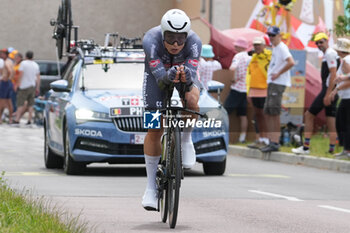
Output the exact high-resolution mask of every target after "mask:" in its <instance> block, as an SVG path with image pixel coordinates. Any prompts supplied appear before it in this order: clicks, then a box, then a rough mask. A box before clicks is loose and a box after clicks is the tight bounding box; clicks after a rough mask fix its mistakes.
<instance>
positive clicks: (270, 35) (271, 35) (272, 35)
mask: <svg viewBox="0 0 350 233" xmlns="http://www.w3.org/2000/svg"><path fill="white" fill-rule="evenodd" d="M267 35H268V36H269V37H275V36H276V35H275V34H267Z"/></svg>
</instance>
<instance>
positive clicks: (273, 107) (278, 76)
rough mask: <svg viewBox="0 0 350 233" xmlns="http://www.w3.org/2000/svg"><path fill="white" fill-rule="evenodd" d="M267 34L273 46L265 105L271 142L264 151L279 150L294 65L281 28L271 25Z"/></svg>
mask: <svg viewBox="0 0 350 233" xmlns="http://www.w3.org/2000/svg"><path fill="white" fill-rule="evenodd" d="M267 34H268V36H269V38H270V40H271V43H272V46H273V48H272V57H271V61H270V64H269V68H268V70H267V84H268V86H267V97H266V100H265V106H264V113H265V117H266V122H267V130H268V136H269V139H270V144H269V145H267V146H266V147H264V148H262V149H261V151H262V152H264V153H266V152H272V151H278V150H279V138H280V134H281V133H280V132H281V129H280V127H281V126H280V114H281V107H282V97H283V92H284V91H285V89H286V87H290V86H291V78H290V71H289V70H290V69H291V68H292V67H293V66H294V59H293V57H292V54H291V53H290V51H289V49H288V47H287V45H286V44H285V43H283V42H282V36H281V34H280V29H279V28H278V27H276V26H272V27H269V28H268V30H267Z"/></svg>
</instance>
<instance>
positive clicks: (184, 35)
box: [142, 9, 202, 210]
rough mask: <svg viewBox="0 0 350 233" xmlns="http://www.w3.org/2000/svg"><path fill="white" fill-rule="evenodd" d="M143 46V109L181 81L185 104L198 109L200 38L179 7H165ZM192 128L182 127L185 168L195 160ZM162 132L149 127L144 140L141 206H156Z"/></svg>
mask: <svg viewBox="0 0 350 233" xmlns="http://www.w3.org/2000/svg"><path fill="white" fill-rule="evenodd" d="M143 49H144V51H145V54H146V59H145V73H144V81H143V100H144V106H145V109H146V110H156V109H160V108H162V107H164V106H163V101H164V98H165V89H166V88H167V86H168V85H169V84H171V83H174V85H175V88H177V89H178V90H179V82H180V81H181V82H185V83H186V89H187V90H186V91H187V92H186V94H185V98H186V100H187V108H188V109H191V110H195V111H198V109H199V107H198V99H199V87H200V85H199V81H198V75H197V68H198V63H199V57H200V51H201V49H202V42H201V40H200V38H199V37H198V36H197V34H196V33H194V32H193V31H192V30H191V21H190V19H189V17H188V16H187V15H186V13H185V12H183V11H182V10H179V9H172V10H169V11H167V12H166V13H165V14H164V15H163V17H162V19H161V24H160V25H159V26H156V27H154V28H152V29H150V30H149V31H148V32H146V34H145V36H144V38H143ZM180 77H181V80H180ZM191 117H192V118H194V117H195V116H191ZM191 132H192V129H191V128H184V129H183V133H182V136H181V141H182V144H181V146H182V154H183V159H182V164H183V167H184V168H186V169H189V168H191V167H193V165H194V164H195V162H196V154H195V150H194V147H193V142H192V138H191ZM162 133H163V130H162V129H149V130H148V132H147V135H146V137H145V141H144V153H145V162H146V172H147V187H146V191H145V194H144V196H143V200H142V206H143V207H144V208H145V209H146V210H157V204H158V197H157V187H156V172H157V166H158V163H159V159H160V154H161V143H160V139H161V136H162Z"/></svg>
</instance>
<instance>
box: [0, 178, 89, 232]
mask: <svg viewBox="0 0 350 233" xmlns="http://www.w3.org/2000/svg"><path fill="white" fill-rule="evenodd" d="M0 232H2V233H7V232H8V233H12V232H13V233H15V232H16V233H22V232H23V233H25V232H28V233H29V232H30V233H32V232H45V233H72V232H74V233H84V232H88V228H87V224H86V223H82V222H80V220H79V216H78V217H72V216H70V215H69V214H68V213H66V212H64V211H63V210H61V209H59V208H57V207H53V209H51V208H50V202H48V201H46V200H44V199H43V198H42V197H41V198H35V197H34V196H33V195H31V194H30V193H29V192H28V191H23V192H22V193H18V192H16V191H14V190H12V189H11V188H10V187H9V186H8V184H7V182H6V181H5V179H4V172H2V174H1V175H0Z"/></svg>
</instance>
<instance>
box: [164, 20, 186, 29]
mask: <svg viewBox="0 0 350 233" xmlns="http://www.w3.org/2000/svg"><path fill="white" fill-rule="evenodd" d="M168 24H169V25H170V27H171V28H172V29H174V30H177V31H180V30H182V29H184V28H185V27H186V25H187V22H185V23H184V25H183V26H182V27H179V28H177V27H174V26H173V24H172V23H171V22H170V20H168Z"/></svg>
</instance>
